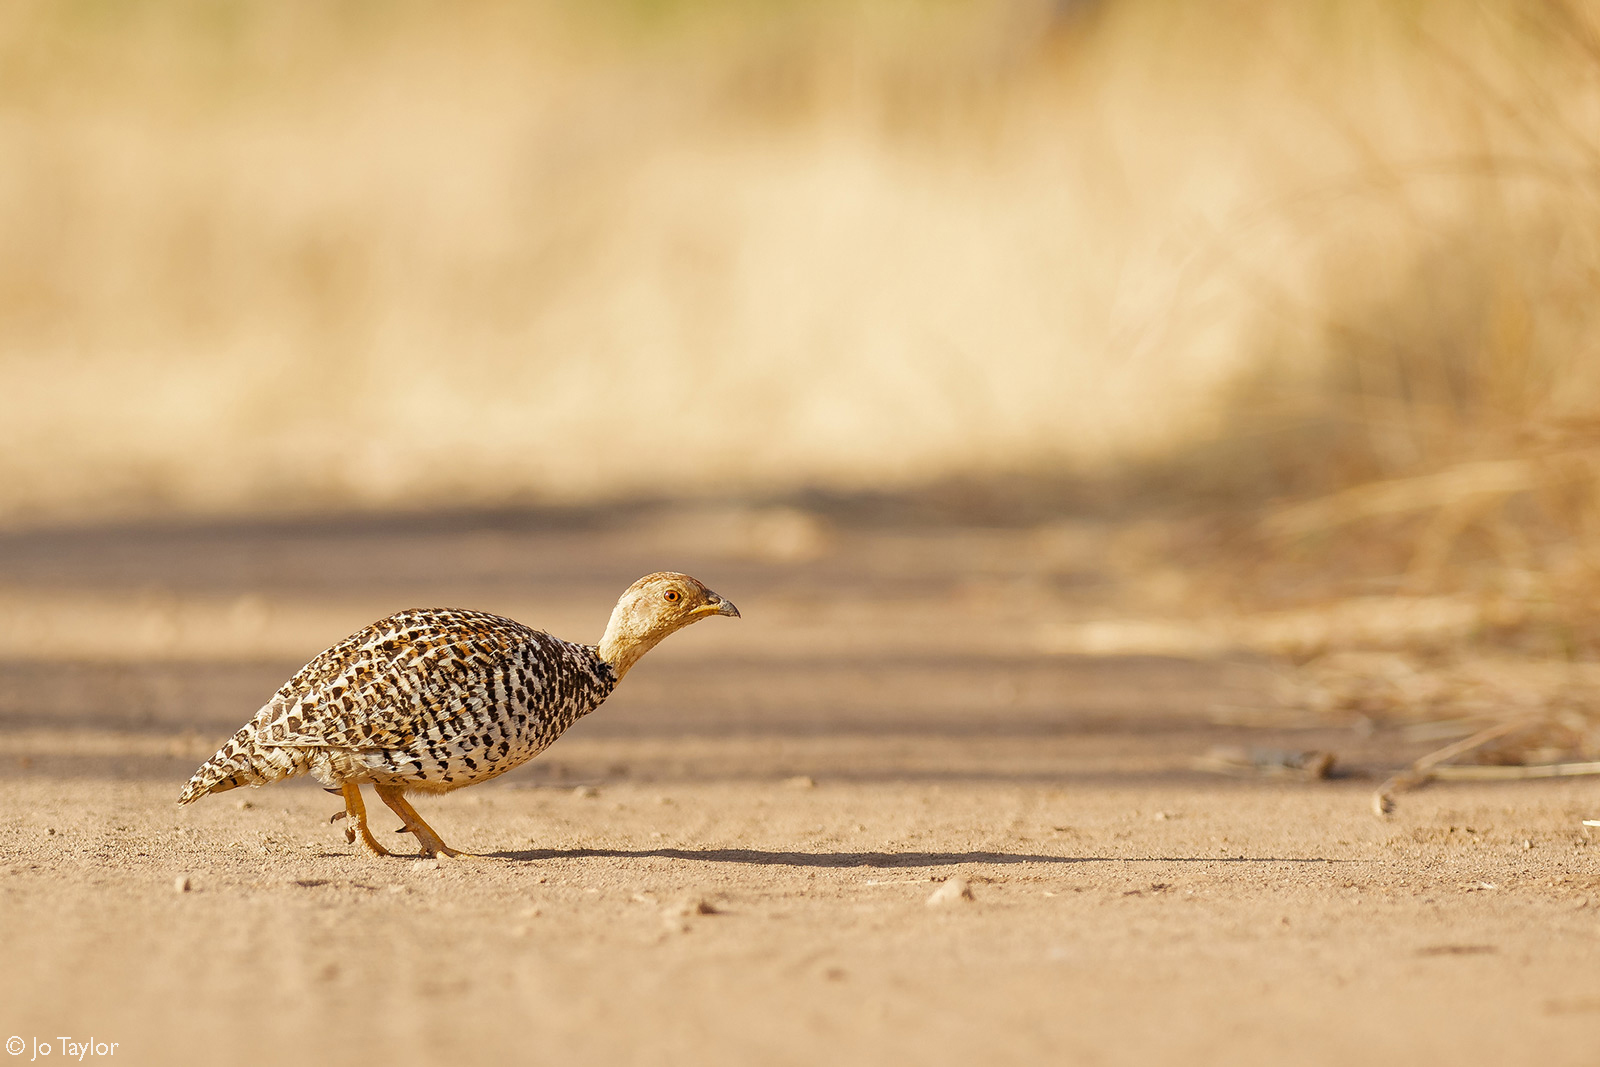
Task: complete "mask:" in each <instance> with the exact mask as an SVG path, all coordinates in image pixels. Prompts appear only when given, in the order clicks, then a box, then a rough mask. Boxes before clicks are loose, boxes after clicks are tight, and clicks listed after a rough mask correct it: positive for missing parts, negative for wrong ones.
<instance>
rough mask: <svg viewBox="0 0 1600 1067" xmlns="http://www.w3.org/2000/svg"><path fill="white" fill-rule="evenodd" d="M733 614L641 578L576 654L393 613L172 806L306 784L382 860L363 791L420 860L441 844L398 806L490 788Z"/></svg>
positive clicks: (685, 582) (209, 767)
mask: <svg viewBox="0 0 1600 1067" xmlns="http://www.w3.org/2000/svg"><path fill="white" fill-rule="evenodd" d="M713 615H724V616H728V617H731V618H735V619H736V618H739V617H740V616H739V609H738V608H736V607H734V605H733V603H732V602H731V601H729V600H726V599H724V598H723V597H721V596H719V595H717V594H716V593H714V592H712V591H711V590H710V589H708V588H706V586H705V585H704V584H703V583H702V582H700V581H699V580H698V579H695V578H691V577H690V576H689V575H687V574H678V573H676V572H673V571H658V572H657V573H655V574H647V575H645V576H644V577H643V578H640V579H639V580H638V581H636V582H634V583H633V584H632V585H630V586H629V587H628V588H627V590H626V591H624V592H623V594H622V597H621V598H620V599H619V600H618V601H617V605H616V607H615V608H614V609H613V610H612V612H611V618H610V621H609V622H608V623H607V624H606V629H605V633H604V634H603V635H602V636H601V638H600V642H599V643H598V644H594V645H584V644H575V643H573V642H570V641H563V640H561V639H560V638H557V637H552V636H551V635H550V634H548V633H545V632H544V631H542V630H535V629H533V628H531V627H529V626H525V625H523V624H522V623H520V622H515V621H513V620H511V619H507V618H503V617H501V616H499V615H491V614H489V613H488V612H483V611H468V610H462V609H458V608H420V609H411V610H407V611H400V612H396V613H395V614H393V615H390V616H388V617H386V618H383V619H379V620H378V621H377V622H375V623H373V624H372V625H370V626H367V627H365V628H363V629H361V630H358V631H356V632H355V633H353V634H351V635H350V636H349V637H347V638H345V639H344V640H343V641H340V642H339V643H338V644H336V645H334V646H333V647H332V648H329V649H328V650H326V651H325V652H323V653H321V654H320V655H318V656H316V657H315V658H314V659H312V660H311V662H309V663H307V664H306V665H305V666H304V667H302V668H300V670H299V671H297V672H295V674H294V676H293V677H291V678H290V679H289V680H288V681H287V682H285V683H284V684H283V686H282V688H280V689H279V690H278V691H277V692H276V693H275V694H273V697H272V699H271V700H269V701H267V703H266V704H265V705H263V706H262V708H261V710H260V711H258V712H257V713H256V715H255V717H254V718H253V719H251V720H250V721H249V722H248V723H246V724H245V725H244V726H243V727H241V728H240V729H239V731H238V732H237V733H235V734H234V735H233V736H232V737H230V738H229V739H228V740H227V742H226V743H225V744H224V745H223V746H222V747H221V748H220V749H218V750H217V753H216V755H214V756H212V757H211V758H210V759H208V760H207V761H206V762H205V763H203V764H201V765H200V768H199V769H198V770H197V771H195V773H194V777H192V778H190V779H189V784H188V786H187V787H186V788H185V789H184V790H183V793H182V794H181V795H180V796H179V797H178V803H179V804H191V803H193V802H194V801H196V800H199V799H200V798H201V797H203V796H206V795H208V794H211V793H222V792H226V791H227V790H230V789H236V788H238V787H240V786H245V785H249V786H260V785H266V784H268V783H270V782H277V781H282V780H283V779H285V778H294V777H297V776H299V775H303V774H309V775H311V776H312V777H314V778H316V779H317V780H318V781H320V782H321V783H322V784H323V785H324V786H326V787H328V792H330V793H338V794H340V795H342V796H343V798H344V804H345V808H344V811H342V812H339V813H336V814H335V815H334V816H333V818H334V819H335V820H338V819H348V822H346V824H345V839H346V841H348V842H350V843H352V844H353V843H354V842H355V840H356V837H357V835H359V836H360V838H361V840H362V842H363V844H365V846H366V847H367V848H368V849H369V850H370V851H371V852H372V853H373V854H374V855H376V856H388V855H392V854H393V853H391V852H390V851H389V850H388V849H386V848H384V847H383V846H382V845H380V844H379V843H378V841H377V839H376V838H374V837H373V836H372V831H371V830H370V829H368V827H367V813H366V806H365V804H364V802H363V801H362V798H361V787H362V786H363V785H371V786H372V787H373V791H374V792H376V793H377V795H378V798H379V799H380V800H382V801H383V802H384V803H385V804H387V805H388V806H389V808H390V809H392V810H393V811H394V813H395V814H396V815H398V816H399V817H400V821H401V823H402V824H404V828H403V829H401V830H398V831H396V832H397V833H406V832H409V833H411V834H412V835H414V836H415V837H416V839H417V842H418V843H419V844H420V846H421V849H422V853H421V854H422V855H424V856H433V857H438V856H441V855H443V856H449V857H455V856H461V855H466V853H463V852H461V851H459V850H457V849H454V848H451V847H450V846H448V845H446V844H445V843H444V841H443V840H442V839H441V838H440V837H439V835H438V833H436V832H435V831H434V830H433V828H432V827H430V826H429V825H428V824H427V823H426V822H424V821H423V820H422V816H420V815H418V814H417V812H416V809H415V808H413V807H412V806H411V803H410V801H408V800H407V799H406V797H407V795H408V794H412V793H422V794H437V793H448V792H450V791H452V790H455V789H460V788H461V787H462V786H468V785H475V784H477V783H479V782H484V781H488V780H489V779H491V778H495V777H498V776H499V775H502V774H504V773H505V772H507V771H509V770H511V769H512V768H514V767H517V766H520V765H521V764H523V763H526V762H527V761H528V760H530V759H532V758H533V757H534V756H537V755H538V754H539V753H540V752H542V751H544V750H545V749H546V748H547V747H549V745H550V744H551V742H553V741H555V740H556V738H558V737H560V736H561V735H562V733H564V732H565V731H566V729H567V728H568V727H569V726H571V725H572V724H573V723H575V722H577V721H578V720H579V719H581V718H582V717H583V716H585V715H587V714H589V713H590V712H591V711H594V710H595V708H597V707H599V706H600V704H601V703H602V702H603V701H604V700H605V699H606V698H607V697H608V696H610V695H611V693H612V691H613V690H614V689H616V687H617V683H618V682H620V681H621V680H622V678H623V676H624V675H626V674H627V673H628V671H629V670H630V669H632V667H633V665H634V664H635V663H637V662H638V661H639V658H640V657H641V656H643V655H644V654H645V653H646V652H648V651H650V650H651V649H652V648H654V647H655V646H656V645H657V644H658V643H660V642H661V640H662V639H663V638H665V637H666V636H667V635H669V634H671V633H673V632H674V631H676V630H681V629H682V628H683V627H685V626H688V625H689V624H690V623H694V622H698V621H700V620H701V619H704V618H709V617H711V616H713Z"/></svg>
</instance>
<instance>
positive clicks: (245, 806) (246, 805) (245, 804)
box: [234, 800, 255, 811]
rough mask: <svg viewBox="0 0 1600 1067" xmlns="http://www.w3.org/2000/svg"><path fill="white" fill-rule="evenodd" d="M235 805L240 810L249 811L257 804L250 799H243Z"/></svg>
mask: <svg viewBox="0 0 1600 1067" xmlns="http://www.w3.org/2000/svg"><path fill="white" fill-rule="evenodd" d="M234 807H236V808H238V809H239V810H240V811H249V810H250V809H251V808H253V807H255V804H253V803H252V802H250V801H248V800H241V801H239V802H238V803H236V804H234Z"/></svg>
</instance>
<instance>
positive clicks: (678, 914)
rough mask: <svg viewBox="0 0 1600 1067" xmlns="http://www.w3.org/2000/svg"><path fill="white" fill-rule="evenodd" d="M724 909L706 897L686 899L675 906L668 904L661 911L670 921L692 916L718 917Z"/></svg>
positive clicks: (674, 904)
mask: <svg viewBox="0 0 1600 1067" xmlns="http://www.w3.org/2000/svg"><path fill="white" fill-rule="evenodd" d="M721 911H722V909H721V908H719V907H717V906H716V905H715V904H713V903H711V901H709V900H707V899H706V898H705V897H695V896H690V897H684V898H683V899H682V900H679V901H677V902H676V903H673V904H668V905H667V906H666V907H665V908H662V909H661V914H662V916H663V917H665V918H668V919H682V918H686V917H688V916H690V915H717V914H719V913H721Z"/></svg>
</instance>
